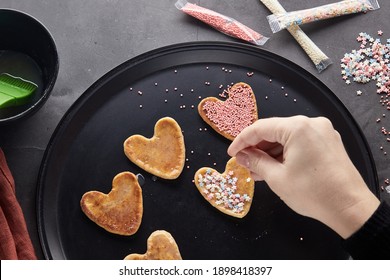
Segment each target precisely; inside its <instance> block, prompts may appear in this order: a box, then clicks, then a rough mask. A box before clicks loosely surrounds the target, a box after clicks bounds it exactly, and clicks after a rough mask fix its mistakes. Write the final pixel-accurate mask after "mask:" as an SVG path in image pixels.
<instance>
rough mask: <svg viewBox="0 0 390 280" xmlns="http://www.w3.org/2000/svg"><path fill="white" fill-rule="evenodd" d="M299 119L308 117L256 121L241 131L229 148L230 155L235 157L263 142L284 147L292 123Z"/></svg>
mask: <svg viewBox="0 0 390 280" xmlns="http://www.w3.org/2000/svg"><path fill="white" fill-rule="evenodd" d="M298 118H306V117H303V116H296V117H291V118H268V119H260V120H258V121H256V122H255V123H254V124H252V125H251V126H248V127H247V128H245V129H244V130H243V131H241V133H240V134H239V135H238V136H237V137H236V139H234V141H233V143H232V144H231V145H230V146H229V148H228V154H229V155H230V156H235V155H236V154H237V153H238V152H239V151H241V150H243V149H245V148H248V147H253V146H257V145H259V144H260V143H262V142H270V143H279V144H281V145H284V144H285V143H286V141H287V139H288V137H289V135H290V133H291V126H292V123H293V122H294V120H297V119H298ZM260 145H261V144H260Z"/></svg>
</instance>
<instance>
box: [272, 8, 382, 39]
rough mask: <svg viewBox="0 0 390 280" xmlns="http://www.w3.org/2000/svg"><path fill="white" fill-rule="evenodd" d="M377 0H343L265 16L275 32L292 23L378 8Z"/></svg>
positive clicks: (298, 23)
mask: <svg viewBox="0 0 390 280" xmlns="http://www.w3.org/2000/svg"><path fill="white" fill-rule="evenodd" d="M379 8H380V7H379V4H378V1H377V0H345V1H340V2H337V3H332V4H327V5H323V6H319V7H315V8H311V9H306V10H300V11H293V12H287V13H276V14H273V15H269V16H268V17H267V19H268V22H269V25H270V26H271V29H272V32H274V33H276V32H278V31H280V30H283V29H285V28H287V27H289V26H292V25H301V24H305V23H309V22H313V21H317V20H323V19H328V18H333V17H338V16H343V15H348V14H355V13H360V12H367V11H370V10H377V9H379Z"/></svg>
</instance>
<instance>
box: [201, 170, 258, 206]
mask: <svg viewBox="0 0 390 280" xmlns="http://www.w3.org/2000/svg"><path fill="white" fill-rule="evenodd" d="M233 176H234V172H233V171H229V172H228V174H227V175H226V176H223V175H222V174H220V173H218V172H216V171H214V172H212V170H211V169H207V170H206V173H205V174H204V175H202V174H199V175H198V185H199V186H200V187H201V188H203V191H202V192H203V194H204V195H205V196H206V198H207V199H208V200H212V199H214V200H215V203H216V204H217V205H221V206H223V207H224V208H225V209H227V210H231V211H233V212H234V213H241V212H242V211H244V205H245V202H249V201H250V200H251V197H250V196H248V195H247V194H243V195H241V194H238V193H236V191H237V185H236V184H237V181H238V179H237V177H233ZM246 180H247V182H250V180H252V179H251V178H247V179H246ZM248 180H249V181H248Z"/></svg>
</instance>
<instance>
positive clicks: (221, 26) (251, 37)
mask: <svg viewBox="0 0 390 280" xmlns="http://www.w3.org/2000/svg"><path fill="white" fill-rule="evenodd" d="M175 6H176V8H178V9H179V10H181V11H183V12H184V13H186V14H188V15H190V16H193V17H194V18H197V19H198V20H200V21H203V22H204V23H206V24H208V25H210V26H212V27H213V28H215V29H216V30H218V31H220V32H222V33H224V34H226V35H229V36H231V37H234V38H238V39H241V40H244V41H247V42H249V43H252V44H255V45H258V46H262V45H264V44H265V42H267V40H268V39H269V38H268V37H265V36H263V35H261V34H260V33H258V32H256V31H254V30H252V29H251V28H249V27H247V26H246V25H244V24H242V23H240V22H238V21H237V20H235V19H233V18H230V17H227V16H224V15H222V14H219V13H217V12H214V11H212V10H209V9H206V8H203V7H201V6H198V5H195V4H191V3H189V2H187V1H186V0H179V1H177V2H176V4H175Z"/></svg>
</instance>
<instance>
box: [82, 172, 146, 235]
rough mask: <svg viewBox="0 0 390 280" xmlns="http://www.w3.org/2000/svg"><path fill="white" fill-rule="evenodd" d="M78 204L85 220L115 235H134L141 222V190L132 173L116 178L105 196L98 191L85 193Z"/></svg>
mask: <svg viewBox="0 0 390 280" xmlns="http://www.w3.org/2000/svg"><path fill="white" fill-rule="evenodd" d="M80 205H81V209H82V210H83V212H84V213H85V215H87V217H88V218H90V219H91V220H92V221H93V222H95V223H96V224H97V225H99V226H101V227H102V228H104V229H105V230H107V231H109V232H112V233H115V234H120V235H133V234H134V233H136V232H137V230H138V228H139V226H140V224H141V221H142V214H143V202H142V189H141V187H140V185H139V184H138V180H137V177H136V176H135V175H134V174H133V173H131V172H122V173H119V174H118V175H116V176H115V177H114V179H113V181H112V189H111V191H110V192H109V193H108V194H104V193H101V192H99V191H89V192H87V193H85V194H84V195H83V197H82V198H81V201H80Z"/></svg>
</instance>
